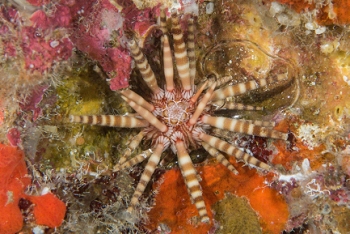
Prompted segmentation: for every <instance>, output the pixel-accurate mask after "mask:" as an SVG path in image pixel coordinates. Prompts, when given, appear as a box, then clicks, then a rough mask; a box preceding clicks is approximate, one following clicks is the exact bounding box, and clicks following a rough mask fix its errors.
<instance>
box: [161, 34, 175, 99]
mask: <svg viewBox="0 0 350 234" xmlns="http://www.w3.org/2000/svg"><path fill="white" fill-rule="evenodd" d="M163 38H164V40H163V66H164V76H165V83H166V90H167V91H168V92H172V91H173V90H174V88H175V86H174V63H173V56H172V54H171V49H170V45H169V38H168V36H167V35H164V36H163Z"/></svg>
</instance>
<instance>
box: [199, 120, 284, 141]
mask: <svg viewBox="0 0 350 234" xmlns="http://www.w3.org/2000/svg"><path fill="white" fill-rule="evenodd" d="M202 121H203V123H206V124H209V125H211V126H213V127H217V128H221V129H226V130H229V131H232V132H239V133H244V134H249V135H253V136H261V137H270V138H274V139H283V140H287V138H288V134H286V133H283V132H279V131H276V130H273V129H269V128H266V127H262V126H259V125H255V124H253V123H252V122H251V121H247V120H240V119H231V118H225V117H213V116H210V115H204V116H203V117H202Z"/></svg>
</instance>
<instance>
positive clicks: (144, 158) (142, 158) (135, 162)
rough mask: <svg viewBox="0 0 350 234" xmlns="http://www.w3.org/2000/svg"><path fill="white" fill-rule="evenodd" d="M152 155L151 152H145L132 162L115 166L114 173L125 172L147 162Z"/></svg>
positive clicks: (131, 160)
mask: <svg viewBox="0 0 350 234" xmlns="http://www.w3.org/2000/svg"><path fill="white" fill-rule="evenodd" d="M151 154H152V151H151V150H145V151H143V152H142V153H141V154H138V155H136V156H134V157H133V158H131V159H130V160H128V161H126V162H124V163H119V164H117V165H115V166H114V168H113V171H120V170H123V169H125V168H130V167H133V166H135V165H136V164H139V163H141V162H143V161H145V160H146V159H147V158H149V157H150V156H151Z"/></svg>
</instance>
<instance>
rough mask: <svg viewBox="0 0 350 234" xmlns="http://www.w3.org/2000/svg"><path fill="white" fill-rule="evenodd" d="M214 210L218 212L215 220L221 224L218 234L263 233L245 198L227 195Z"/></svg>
mask: <svg viewBox="0 0 350 234" xmlns="http://www.w3.org/2000/svg"><path fill="white" fill-rule="evenodd" d="M213 209H214V210H215V212H216V214H215V220H217V221H218V222H219V224H220V228H219V230H218V231H217V232H216V233H217V234H229V233H231V234H234V233H242V234H244V233H249V234H254V233H256V234H258V233H262V230H261V227H260V223H259V219H258V216H257V214H256V213H255V212H254V210H253V209H252V208H251V207H250V205H249V203H248V201H247V200H246V199H245V198H241V197H236V196H234V195H231V194H226V197H225V198H224V199H223V200H221V201H219V202H217V203H216V204H215V205H214V206H213Z"/></svg>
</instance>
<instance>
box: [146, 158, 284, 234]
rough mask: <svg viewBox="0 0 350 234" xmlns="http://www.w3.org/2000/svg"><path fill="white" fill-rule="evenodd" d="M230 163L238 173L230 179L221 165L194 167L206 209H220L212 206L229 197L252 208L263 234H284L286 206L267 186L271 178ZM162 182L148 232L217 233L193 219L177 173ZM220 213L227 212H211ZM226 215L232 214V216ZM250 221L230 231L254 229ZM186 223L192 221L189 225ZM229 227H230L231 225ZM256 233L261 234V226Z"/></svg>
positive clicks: (193, 208) (189, 203)
mask: <svg viewBox="0 0 350 234" xmlns="http://www.w3.org/2000/svg"><path fill="white" fill-rule="evenodd" d="M233 161H234V160H231V163H233V164H234V165H235V166H236V168H237V169H238V171H239V174H238V175H233V174H232V172H230V171H229V170H227V169H225V168H224V166H222V165H206V166H199V167H197V170H198V172H199V175H200V176H201V177H202V181H201V186H202V189H203V197H204V200H205V203H206V204H207V206H210V207H207V210H213V209H214V208H215V207H220V205H215V206H213V205H214V204H216V203H217V202H218V201H220V200H222V199H224V197H225V194H230V193H231V194H234V195H236V196H239V197H245V198H246V199H247V200H248V203H249V204H250V206H251V208H252V209H253V210H254V211H255V212H256V214H257V215H258V217H259V223H260V225H261V227H262V229H263V232H264V233H276V234H277V233H280V232H281V231H283V230H284V227H285V225H286V223H287V220H288V215H289V213H288V206H287V204H286V202H285V201H284V199H283V197H282V196H281V195H280V194H279V193H278V191H276V190H274V189H271V188H269V187H268V186H266V181H269V180H270V179H271V178H270V177H271V175H266V176H261V175H259V174H258V173H257V171H256V170H254V169H250V168H248V167H245V168H242V167H241V166H242V165H241V164H237V163H235V162H233ZM162 181H164V182H162V184H161V185H160V188H159V192H158V193H157V195H156V200H155V206H154V207H153V208H152V210H151V211H150V212H149V224H148V225H147V228H148V229H149V230H156V229H157V228H158V229H159V228H161V229H162V228H165V230H167V231H171V233H207V232H208V231H210V230H215V229H219V227H217V226H216V224H214V223H213V222H211V223H210V224H203V223H199V222H198V221H196V220H194V219H193V218H194V217H195V216H196V215H197V213H196V212H197V211H196V208H195V207H194V205H192V204H191V202H190V199H189V197H188V195H187V192H186V186H185V184H184V182H183V180H181V173H180V171H179V170H178V169H173V170H170V171H168V172H166V173H165V174H164V175H163V178H162ZM156 186H159V185H156ZM228 196H230V195H228ZM226 202H227V201H226ZM227 209H230V206H227ZM219 211H220V212H224V213H225V212H229V211H226V210H225V208H222V207H221V208H220V209H219V210H214V212H219ZM229 213H230V214H231V212H229ZM236 215H240V214H236ZM209 217H210V218H211V219H212V218H214V217H213V213H211V212H210V213H209ZM249 217H251V220H244V222H243V223H240V222H237V224H236V225H237V226H236V227H232V230H235V228H242V226H245V225H247V228H248V226H250V225H256V223H255V222H256V221H255V220H256V218H255V217H254V216H249ZM230 218H231V217H229V216H227V217H226V218H223V220H222V223H220V224H219V225H224V224H225V223H226V222H228V221H229V220H230ZM189 220H191V221H190V222H189ZM254 223H255V224H254ZM231 225H233V224H232V223H231ZM249 228H251V227H249ZM257 229H259V230H260V226H259V228H257ZM232 230H230V231H232ZM240 230H242V229H240ZM259 230H256V231H259ZM256 233H259V232H256Z"/></svg>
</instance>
